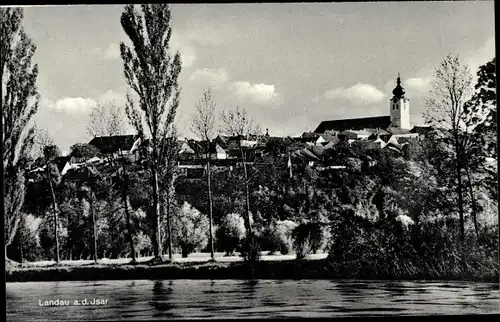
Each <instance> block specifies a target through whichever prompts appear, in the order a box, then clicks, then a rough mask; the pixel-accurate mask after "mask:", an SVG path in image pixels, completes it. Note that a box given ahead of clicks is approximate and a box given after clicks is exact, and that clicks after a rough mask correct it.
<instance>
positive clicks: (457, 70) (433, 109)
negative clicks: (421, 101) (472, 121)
mask: <svg viewBox="0 0 500 322" xmlns="http://www.w3.org/2000/svg"><path fill="white" fill-rule="evenodd" d="M471 93H472V74H471V73H470V71H469V68H468V67H467V65H463V64H462V63H461V62H460V60H459V58H458V57H453V56H451V55H448V56H446V57H445V58H444V59H443V61H442V62H441V64H440V65H439V67H438V68H437V69H436V71H435V75H434V80H433V81H432V89H431V90H430V93H429V97H428V99H427V101H426V106H427V110H426V113H425V115H424V116H425V118H426V121H427V122H428V123H431V124H434V125H438V126H444V127H446V128H447V129H449V131H450V133H451V142H450V143H451V145H452V146H453V150H454V156H453V158H454V163H455V179H456V183H457V186H456V194H457V197H458V214H459V220H460V236H461V240H462V241H463V240H464V235H465V228H464V227H465V225H464V212H465V210H464V195H463V190H464V184H463V178H462V175H463V173H462V172H463V170H464V151H465V146H466V144H467V140H468V131H467V130H468V129H467V128H466V122H465V121H466V110H465V109H464V104H465V103H466V102H467V100H468V99H469V98H470V94H471Z"/></svg>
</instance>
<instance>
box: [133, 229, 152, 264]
mask: <svg viewBox="0 0 500 322" xmlns="http://www.w3.org/2000/svg"><path fill="white" fill-rule="evenodd" d="M133 238H134V248H135V251H136V253H137V254H136V255H137V257H141V256H144V255H145V254H147V253H150V252H151V251H152V249H153V248H152V244H151V239H150V238H149V236H148V235H146V234H144V232H143V231H142V230H141V231H139V232H138V233H137V234H135V235H134V237H133Z"/></svg>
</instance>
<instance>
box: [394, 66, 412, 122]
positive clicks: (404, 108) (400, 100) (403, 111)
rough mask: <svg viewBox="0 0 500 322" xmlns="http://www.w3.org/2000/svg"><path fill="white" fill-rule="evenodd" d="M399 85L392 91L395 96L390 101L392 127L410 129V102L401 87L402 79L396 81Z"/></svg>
mask: <svg viewBox="0 0 500 322" xmlns="http://www.w3.org/2000/svg"><path fill="white" fill-rule="evenodd" d="M396 83H397V85H396V87H395V88H394V90H393V91H392V94H393V95H394V96H393V97H392V98H391V99H390V100H389V109H390V115H391V127H398V128H401V129H406V130H409V129H410V100H409V99H408V98H406V97H405V89H404V88H403V87H402V86H401V77H399V73H398V79H397V81H396Z"/></svg>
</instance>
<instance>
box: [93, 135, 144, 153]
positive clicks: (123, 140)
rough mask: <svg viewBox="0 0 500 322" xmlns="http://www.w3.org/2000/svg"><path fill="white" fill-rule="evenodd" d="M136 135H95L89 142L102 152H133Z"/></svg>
mask: <svg viewBox="0 0 500 322" xmlns="http://www.w3.org/2000/svg"><path fill="white" fill-rule="evenodd" d="M137 139H138V136H137V135H113V136H96V137H94V138H93V139H92V140H90V142H89V144H90V145H93V146H95V147H96V148H97V149H98V150H99V151H100V152H101V153H102V154H108V155H109V154H111V155H122V154H130V153H133V152H134V151H132V152H131V150H133V147H134V144H136V141H137Z"/></svg>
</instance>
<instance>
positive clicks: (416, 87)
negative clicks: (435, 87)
mask: <svg viewBox="0 0 500 322" xmlns="http://www.w3.org/2000/svg"><path fill="white" fill-rule="evenodd" d="M431 81H432V78H431V77H414V78H410V79H407V80H404V81H403V84H402V85H403V87H405V89H406V94H407V95H409V96H414V97H416V96H427V95H428V94H429V90H430V89H431Z"/></svg>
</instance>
